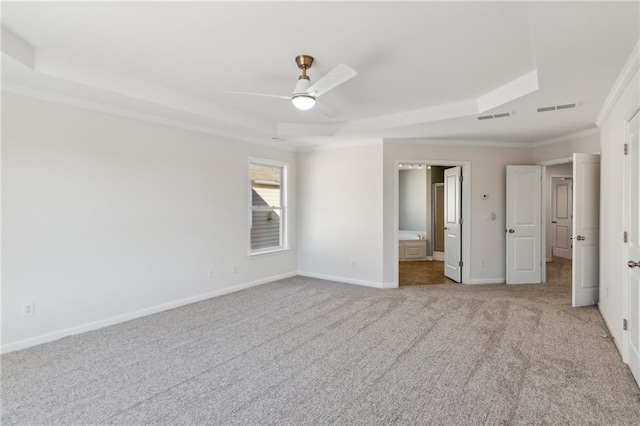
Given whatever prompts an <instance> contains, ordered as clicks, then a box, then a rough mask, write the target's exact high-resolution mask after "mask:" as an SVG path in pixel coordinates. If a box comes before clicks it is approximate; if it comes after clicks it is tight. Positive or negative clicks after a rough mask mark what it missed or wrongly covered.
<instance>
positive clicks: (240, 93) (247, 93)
mask: <svg viewBox="0 0 640 426" xmlns="http://www.w3.org/2000/svg"><path fill="white" fill-rule="evenodd" d="M224 93H230V94H232V95H249V96H262V97H265V98H279V99H287V100H289V99H291V96H281V95H269V94H266V93H251V92H231V91H228V90H225V91H224Z"/></svg>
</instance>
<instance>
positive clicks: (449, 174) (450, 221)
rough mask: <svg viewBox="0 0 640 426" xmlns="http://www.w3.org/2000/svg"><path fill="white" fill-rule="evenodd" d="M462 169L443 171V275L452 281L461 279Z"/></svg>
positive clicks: (454, 168) (455, 168)
mask: <svg viewBox="0 0 640 426" xmlns="http://www.w3.org/2000/svg"><path fill="white" fill-rule="evenodd" d="M461 176H462V168H461V167H451V168H449V169H447V170H445V171H444V275H445V276H446V277H447V278H450V279H452V280H453V281H456V282H460V281H461V279H462V261H461V258H462V242H461V237H462V232H461V228H462V226H461V223H460V222H461V221H462V208H461V207H462V206H461V204H462V182H461V180H460V179H461Z"/></svg>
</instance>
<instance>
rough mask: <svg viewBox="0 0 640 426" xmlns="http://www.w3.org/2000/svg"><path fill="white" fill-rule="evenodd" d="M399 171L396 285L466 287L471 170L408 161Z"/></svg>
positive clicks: (446, 164) (447, 164) (467, 166)
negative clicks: (467, 176) (467, 177)
mask: <svg viewBox="0 0 640 426" xmlns="http://www.w3.org/2000/svg"><path fill="white" fill-rule="evenodd" d="M397 167H398V180H397V184H398V192H397V194H398V197H397V210H396V211H397V216H396V217H397V218H398V220H397V227H396V229H397V231H396V232H397V234H396V235H397V236H398V245H397V247H398V252H397V253H398V256H397V263H396V265H397V268H398V271H397V275H396V277H397V279H398V281H397V282H398V285H399V286H402V285H423V284H445V283H454V282H455V283H460V282H465V279H466V278H465V277H468V271H465V270H464V262H463V259H464V258H465V252H466V258H468V239H469V238H468V235H465V234H466V233H467V232H468V230H467V229H463V228H465V225H464V222H465V220H464V217H465V216H467V217H468V215H469V211H468V207H467V208H463V207H464V206H465V203H464V199H465V198H467V199H468V187H466V186H465V185H464V177H463V176H464V175H465V174H468V169H469V167H470V165H468V164H464V163H463V164H457V163H454V162H434V161H424V160H422V161H417V160H410V161H398V162H397ZM447 200H449V202H448V204H447ZM454 201H455V202H454ZM467 203H468V201H467ZM467 206H468V204H467ZM467 223H468V222H467ZM465 244H466V245H465ZM465 272H466V273H465Z"/></svg>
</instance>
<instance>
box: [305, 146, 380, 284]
mask: <svg viewBox="0 0 640 426" xmlns="http://www.w3.org/2000/svg"><path fill="white" fill-rule="evenodd" d="M298 173H299V174H298V202H299V206H300V208H299V210H298V236H299V238H298V268H299V270H300V273H301V274H303V275H309V276H315V277H323V278H328V279H332V278H337V279H340V280H343V281H347V282H352V283H356V284H365V285H370V286H377V287H379V286H381V285H382V145H373V146H363V147H353V148H340V149H332V150H325V151H313V152H303V153H300V154H298ZM352 260H355V267H353V266H352V263H351V261H352Z"/></svg>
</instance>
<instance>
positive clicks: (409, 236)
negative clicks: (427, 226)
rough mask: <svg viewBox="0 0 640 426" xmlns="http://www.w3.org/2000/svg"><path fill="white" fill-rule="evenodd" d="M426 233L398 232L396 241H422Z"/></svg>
mask: <svg viewBox="0 0 640 426" xmlns="http://www.w3.org/2000/svg"><path fill="white" fill-rule="evenodd" d="M426 235H427V233H426V232H425V231H402V230H401V231H398V240H400V241H407V240H424V239H425V238H426Z"/></svg>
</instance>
